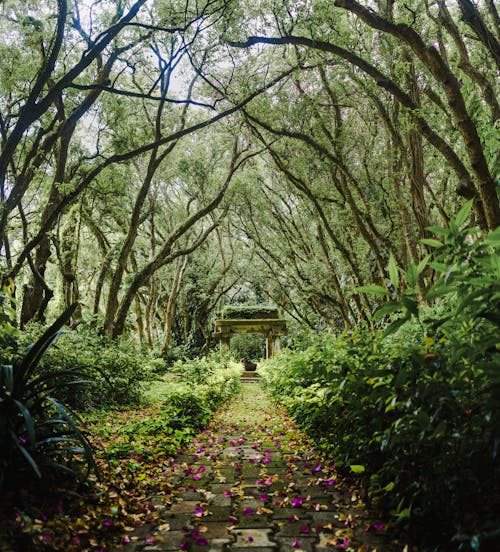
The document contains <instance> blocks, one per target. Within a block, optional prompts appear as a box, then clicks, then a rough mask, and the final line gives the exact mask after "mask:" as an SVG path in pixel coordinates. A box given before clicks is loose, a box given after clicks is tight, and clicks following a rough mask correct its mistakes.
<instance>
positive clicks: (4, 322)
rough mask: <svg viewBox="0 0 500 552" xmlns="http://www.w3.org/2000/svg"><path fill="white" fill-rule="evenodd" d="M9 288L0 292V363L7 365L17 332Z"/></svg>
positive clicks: (13, 301)
mask: <svg viewBox="0 0 500 552" xmlns="http://www.w3.org/2000/svg"><path fill="white" fill-rule="evenodd" d="M12 294H13V289H12V287H11V286H5V287H4V289H3V290H0V362H1V363H4V362H5V363H8V361H9V358H10V357H11V356H12V354H13V352H14V351H15V350H16V344H17V341H16V340H17V337H18V330H17V328H16V309H15V300H14V298H13V296H12Z"/></svg>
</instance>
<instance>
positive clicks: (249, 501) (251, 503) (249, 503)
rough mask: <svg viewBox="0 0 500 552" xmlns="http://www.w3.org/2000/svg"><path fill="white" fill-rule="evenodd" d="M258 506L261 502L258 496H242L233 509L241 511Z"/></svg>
mask: <svg viewBox="0 0 500 552" xmlns="http://www.w3.org/2000/svg"><path fill="white" fill-rule="evenodd" d="M260 506H262V502H261V501H260V500H259V499H258V498H255V497H254V496H244V497H243V498H242V499H241V501H240V503H239V504H238V505H237V506H236V508H235V511H236V512H241V513H243V512H244V510H246V509H247V508H251V509H252V510H256V509H257V508H259V507H260Z"/></svg>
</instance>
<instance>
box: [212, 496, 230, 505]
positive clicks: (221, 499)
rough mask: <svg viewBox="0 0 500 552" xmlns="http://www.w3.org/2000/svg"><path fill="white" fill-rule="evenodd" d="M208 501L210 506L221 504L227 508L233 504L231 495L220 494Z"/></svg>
mask: <svg viewBox="0 0 500 552" xmlns="http://www.w3.org/2000/svg"><path fill="white" fill-rule="evenodd" d="M208 503H209V505H210V506H221V507H224V508H227V507H229V506H231V497H230V496H224V495H221V494H218V495H215V496H214V497H213V498H211V499H210V500H209V502H208Z"/></svg>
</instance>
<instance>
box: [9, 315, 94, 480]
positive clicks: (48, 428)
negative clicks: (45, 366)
mask: <svg viewBox="0 0 500 552" xmlns="http://www.w3.org/2000/svg"><path fill="white" fill-rule="evenodd" d="M74 309H75V306H73V307H71V308H70V309H68V310H66V311H65V312H64V313H63V314H62V315H61V316H60V317H59V318H58V319H57V320H56V321H55V322H54V323H53V324H52V325H51V326H50V327H49V328H48V329H47V330H45V332H44V333H43V335H42V336H41V337H40V338H39V339H38V340H37V341H36V342H35V343H34V344H32V345H30V347H29V348H28V350H27V352H26V353H25V354H24V355H23V356H22V357H20V358H13V359H12V362H11V363H5V364H2V366H1V372H0V440H1V442H2V447H1V450H0V489H1V488H3V487H4V486H5V485H7V484H8V485H9V486H11V487H14V488H16V487H18V486H19V485H20V484H22V485H23V486H26V481H27V480H30V479H32V476H33V475H36V476H37V477H38V478H40V479H42V477H43V479H44V483H45V484H47V479H49V480H50V478H51V477H53V476H54V475H55V474H57V475H58V477H61V476H62V475H66V476H70V477H76V476H78V475H80V474H81V472H82V468H83V467H84V465H85V464H86V465H87V466H88V467H89V468H90V467H95V464H94V460H93V450H92V447H91V445H90V443H89V441H88V439H87V437H86V436H85V435H84V433H82V431H81V429H80V428H79V427H78V421H77V420H76V419H75V418H74V416H73V415H71V414H70V413H69V411H68V410H67V408H66V407H65V406H64V405H63V404H62V403H61V402H60V401H59V400H56V399H54V398H53V397H54V395H58V394H59V391H60V390H61V389H68V388H69V387H71V386H72V385H76V384H78V383H79V382H78V381H75V378H76V377H77V372H76V371H75V370H71V369H65V370H61V371H58V372H47V371H44V370H42V369H41V362H42V357H43V355H44V354H45V353H46V352H47V350H48V348H49V347H50V346H51V345H53V343H54V342H55V341H56V339H57V338H58V337H59V336H60V335H61V333H62V331H63V330H62V329H61V328H62V327H63V326H64V324H66V323H67V322H68V320H69V319H70V317H71V315H72V313H73V311H74ZM87 475H88V473H87ZM49 483H50V481H49Z"/></svg>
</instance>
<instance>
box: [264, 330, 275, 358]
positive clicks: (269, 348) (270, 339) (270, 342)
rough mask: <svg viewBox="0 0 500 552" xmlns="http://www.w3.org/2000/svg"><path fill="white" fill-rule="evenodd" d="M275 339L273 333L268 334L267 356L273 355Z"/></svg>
mask: <svg viewBox="0 0 500 552" xmlns="http://www.w3.org/2000/svg"><path fill="white" fill-rule="evenodd" d="M273 341H274V337H273V336H272V335H266V358H271V357H272V356H273Z"/></svg>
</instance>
